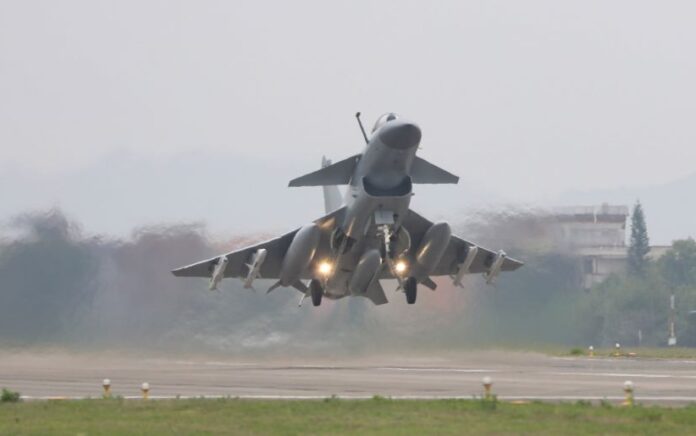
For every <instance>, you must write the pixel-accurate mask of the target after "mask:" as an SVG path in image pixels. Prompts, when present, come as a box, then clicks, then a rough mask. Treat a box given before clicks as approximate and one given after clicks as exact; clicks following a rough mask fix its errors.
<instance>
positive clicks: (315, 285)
mask: <svg viewBox="0 0 696 436" xmlns="http://www.w3.org/2000/svg"><path fill="white" fill-rule="evenodd" d="M309 293H310V294H311V297H312V304H313V305H314V306H319V305H320V304H321V297H323V296H324V287H323V286H322V285H321V282H320V281H319V280H317V279H313V280H312V281H311V282H309Z"/></svg>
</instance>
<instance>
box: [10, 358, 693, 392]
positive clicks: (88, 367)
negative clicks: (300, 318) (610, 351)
mask: <svg viewBox="0 0 696 436" xmlns="http://www.w3.org/2000/svg"><path fill="white" fill-rule="evenodd" d="M485 376H488V377H491V378H492V380H493V392H494V393H495V394H497V395H498V396H499V398H500V399H503V400H525V399H528V400H534V399H538V400H543V401H576V400H591V401H599V400H602V399H607V400H610V401H614V402H617V401H620V400H621V399H622V398H623V392H622V388H623V383H624V382H625V381H626V380H631V381H632V382H633V383H634V386H635V391H636V398H637V400H638V401H639V402H641V403H645V404H669V405H679V404H687V403H691V402H696V361H695V360H666V359H641V358H636V359H627V358H617V359H613V358H585V357H579V358H574V357H573V358H571V357H552V356H546V355H541V354H535V353H522V352H503V351H482V352H473V351H471V352H466V353H457V354H446V355H436V354H433V355H429V356H428V355H420V356H396V355H394V356H373V357H341V358H327V357H323V358H301V357H288V358H279V357H272V358H261V357H256V358H232V357H220V356H217V357H213V356H211V357H203V356H196V357H182V356H177V357H144V356H137V355H132V356H127V355H119V354H118V353H115V352H114V353H100V354H99V355H97V354H89V353H83V354H80V353H77V354H75V353H66V352H30V351H20V352H17V353H2V356H1V357H0V386H7V387H9V388H11V389H13V390H17V391H20V392H21V393H22V394H23V395H24V396H25V398H27V399H40V398H62V397H67V398H84V397H92V398H97V397H100V396H101V394H102V388H101V383H102V380H103V379H104V378H109V379H110V380H111V383H112V392H113V395H119V396H123V397H125V398H138V397H139V395H140V392H139V386H140V384H141V383H142V382H144V381H147V382H148V383H149V384H150V386H151V391H150V396H151V398H175V397H177V396H180V397H198V396H206V397H227V396H229V397H240V398H296V399H318V398H325V397H330V396H332V395H336V396H338V397H341V398H370V397H372V396H373V395H381V396H388V397H393V398H472V397H474V396H480V395H481V393H482V387H481V380H482V378H483V377H485Z"/></svg>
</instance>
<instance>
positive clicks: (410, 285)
mask: <svg viewBox="0 0 696 436" xmlns="http://www.w3.org/2000/svg"><path fill="white" fill-rule="evenodd" d="M404 293H405V294H406V302H407V303H408V304H413V303H415V302H416V295H417V293H418V281H417V280H416V278H415V277H409V278H407V279H406V280H405V281H404Z"/></svg>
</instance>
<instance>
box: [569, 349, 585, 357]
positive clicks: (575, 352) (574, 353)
mask: <svg viewBox="0 0 696 436" xmlns="http://www.w3.org/2000/svg"><path fill="white" fill-rule="evenodd" d="M570 355H571V356H582V355H583V352H582V350H581V349H580V348H573V349H572V350H570Z"/></svg>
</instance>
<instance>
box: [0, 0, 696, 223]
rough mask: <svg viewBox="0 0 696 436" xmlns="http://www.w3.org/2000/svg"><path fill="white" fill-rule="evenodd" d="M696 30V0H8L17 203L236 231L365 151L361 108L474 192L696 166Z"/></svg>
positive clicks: (13, 199)
mask: <svg viewBox="0 0 696 436" xmlns="http://www.w3.org/2000/svg"><path fill="white" fill-rule="evenodd" d="M695 47H696V2H693V1H683V2H679V1H666V2H657V1H636V0H630V1H606V0H603V1H574V2H571V1H563V2H560V1H531V0H527V1H512V0H511V1H490V0H487V1H476V2H473V1H461V0H457V1H437V2H426V1H418V2H413V1H403V0H399V1H346V2H326V1H316V2H306V1H292V2H281V1H276V2H264V1H258V0H255V1H248V2H244V1H188V2H175V1H130V2H129V1H113V2H106V1H94V0H85V1H27V0H21V1H20V0H17V1H9V0H2V1H0V148H1V153H0V172H2V173H3V174H4V175H5V176H4V177H0V181H2V182H3V184H4V185H5V186H3V187H2V188H0V192H2V193H3V195H5V197H7V198H8V199H9V200H7V201H6V202H5V204H4V206H3V207H1V208H0V215H2V216H1V217H0V218H5V217H7V216H10V215H11V214H13V213H18V212H21V211H22V209H23V208H40V207H49V206H53V205H57V206H63V207H65V208H67V209H68V212H73V213H75V214H76V215H77V218H78V219H83V220H86V221H87V222H88V224H87V225H88V227H90V228H92V229H94V230H99V231H115V232H119V231H122V230H123V229H124V228H125V227H126V226H132V225H133V224H135V223H138V222H142V223H146V222H155V221H157V220H169V221H179V220H195V219H200V220H211V222H213V223H215V226H216V229H215V230H218V231H225V230H227V228H225V226H224V225H223V224H222V223H223V222H224V220H234V219H235V218H234V217H231V216H230V211H231V209H230V208H229V206H225V207H223V206H219V205H220V204H229V203H234V201H235V198H245V199H248V198H253V197H249V195H250V188H253V187H254V186H256V187H258V190H256V191H255V192H258V193H264V195H265V193H268V192H271V193H273V192H276V193H277V195H281V196H284V195H286V192H287V191H286V189H287V188H286V184H287V180H288V178H289V177H293V176H297V175H301V174H302V173H303V172H308V171H310V170H312V169H314V167H316V166H317V165H318V162H319V160H320V157H321V154H327V155H328V156H330V157H333V158H335V159H340V158H343V157H345V156H349V155H351V154H354V153H357V152H359V151H360V149H361V147H362V143H361V137H360V133H359V131H358V130H357V127H356V125H355V120H354V118H353V114H354V112H355V111H356V110H362V112H363V113H364V116H365V121H366V123H368V124H372V122H374V119H375V118H376V117H377V116H378V115H379V114H380V113H382V112H386V111H395V112H398V113H400V114H402V115H403V116H405V117H408V118H410V119H412V120H414V121H416V122H417V123H418V124H420V126H421V128H422V129H423V142H422V147H423V149H422V151H421V156H423V157H425V158H427V159H428V160H431V161H432V162H434V163H436V164H439V165H441V166H443V167H445V168H447V169H449V170H451V171H453V172H455V173H458V174H459V175H460V176H461V177H462V180H461V183H462V187H459V188H457V189H458V190H451V189H452V188H442V189H444V191H440V192H445V193H455V194H456V195H457V196H458V202H457V204H458V205H461V204H464V203H466V200H467V199H466V198H461V197H462V196H465V194H467V195H468V194H471V196H472V198H473V197H475V196H477V195H478V196H479V197H480V196H485V197H490V198H495V199H500V200H501V201H505V202H526V203H529V202H532V203H533V202H544V201H548V199H549V198H556V197H557V196H558V195H559V194H561V193H563V192H566V191H569V190H592V189H612V188H617V187H624V186H637V185H642V186H647V185H653V184H662V183H667V182H670V181H672V180H675V179H679V178H682V177H684V176H687V175H689V174H692V173H694V172H695V171H696V146H695V145H696V122H694V114H696V84H695V80H696V79H695V78H696V56H694V49H695ZM211 161H215V162H214V163H213V162H211ZM186 162H190V164H189V165H188V166H187V165H186ZM240 162H241V164H240ZM247 163H248V165H247ZM209 164H210V165H209ZM242 164H243V166H244V169H246V170H247V171H242V170H240V169H239V166H240V165H242ZM226 168H229V169H230V170H229V171H226V170H225V169H226ZM177 169H179V172H177V171H176V170H177ZM252 170H253V171H252ZM211 171H215V174H211ZM101 173H108V174H107V176H106V177H107V179H106V180H107V181H106V182H103V181H102V180H101V179H100V177H99V176H100V174H101ZM213 176H214V177H213ZM162 178H163V179H164V180H157V179H162ZM168 179H176V180H168ZM201 180H205V183H203V182H200V181H201ZM13 181H15V182H16V183H13ZM120 181H123V183H120ZM184 181H185V182H187V183H190V184H191V186H197V188H195V189H193V188H192V189H191V190H190V191H187V192H184V193H182V195H176V194H177V193H172V192H163V191H165V190H167V191H168V190H174V189H181V186H182V184H183V182H184ZM102 182H103V184H106V185H108V190H106V192H104V193H103V194H100V192H89V193H85V192H87V191H89V188H90V187H91V188H92V189H93V190H97V191H101V190H102V189H106V188H102V187H101V186H102V185H100V183H102ZM8 183H9V184H13V185H14V186H11V188H9V187H8ZM152 183H155V185H156V186H154V187H153V185H152ZM197 183H198V184H197ZM217 184H219V186H217V187H216V185H217ZM80 185H82V188H79V186H80ZM138 186H145V187H148V186H149V188H143V192H145V194H143V193H139V192H138ZM201 186H204V188H199V187H201ZM25 189H26V191H24V190H25ZM148 189H149V190H148ZM217 189H219V190H217ZM448 189H450V190H448ZM242 191H243V192H242ZM251 191H252V192H253V191H254V189H251ZM158 192H160V193H162V197H166V198H170V199H171V201H170V202H168V203H166V204H159V203H157V202H154V203H150V202H151V201H152V200H153V198H152V197H153V196H155V197H159V196H158V194H157V193H158ZM425 192H431V190H430V189H428V190H426V191H425ZM183 194H185V195H183ZM245 195H246V197H245ZM292 195H297V196H296V197H294V199H292V198H291V199H292V201H300V200H302V201H304V200H306V199H307V198H308V197H307V195H309V194H292ZM311 195H315V196H318V195H319V194H318V192H316V191H313V193H312V194H311ZM195 196H198V197H204V199H203V200H201V198H197V199H196V198H192V197H195ZM129 199H130V203H129V201H128V200H129ZM286 200H287V199H286ZM163 201H164V200H163ZM196 201H200V202H201V203H200V204H199V205H198V206H197V207H194V208H192V206H191V204H194V203H195V202H196ZM245 201H246V200H245ZM273 201H274V200H273V199H268V198H259V199H258V200H257V201H256V202H254V203H252V206H253V207H254V208H257V209H258V213H259V214H261V215H264V216H267V215H269V214H270V213H269V212H270V211H271V210H273V209H272V206H271V204H272V203H273ZM148 204H150V209H151V210H149V209H148ZM43 205H45V206H43ZM424 205H426V203H424ZM218 206H219V207H218ZM239 206H240V205H239V204H235V205H234V207H239ZM299 207H300V208H301V209H302V210H303V212H302V213H303V215H302V216H301V217H298V218H297V219H298V220H299V219H300V218H301V219H304V218H305V216H306V217H315V216H318V215H320V214H321V213H322V210H321V200H320V199H319V198H317V201H316V203H313V204H312V205H311V207H310V206H307V207H305V206H304V204H302V203H300V204H299ZM92 209H98V211H93V210H92ZM129 209H138V210H140V209H143V211H142V213H136V212H134V211H133V210H129ZM305 211H306V212H305ZM90 214H91V215H90ZM426 214H427V211H426ZM278 215H282V214H274V216H276V218H275V220H273V219H261V220H260V221H257V220H254V219H253V217H252V216H251V215H244V216H240V217H239V219H238V221H239V222H238V226H244V225H249V226H251V227H252V228H253V226H254V225H264V226H266V225H270V226H275V227H277V226H279V224H278V220H279V219H281V218H277V216H278ZM107 217H108V218H107ZM100 223H107V224H100ZM118 223H121V225H119V224H118ZM259 223H260V224H259ZM238 226H232V227H234V228H237V227H238Z"/></svg>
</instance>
